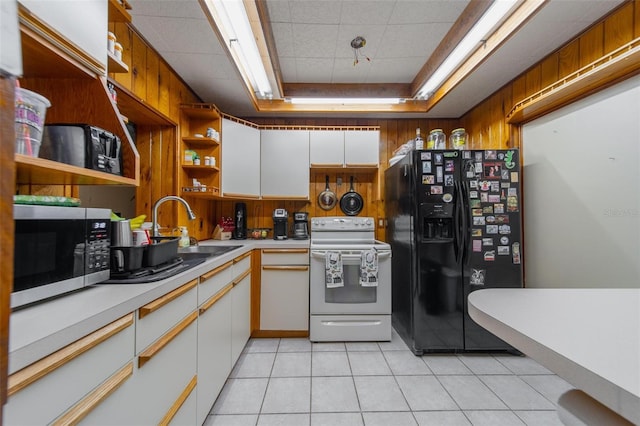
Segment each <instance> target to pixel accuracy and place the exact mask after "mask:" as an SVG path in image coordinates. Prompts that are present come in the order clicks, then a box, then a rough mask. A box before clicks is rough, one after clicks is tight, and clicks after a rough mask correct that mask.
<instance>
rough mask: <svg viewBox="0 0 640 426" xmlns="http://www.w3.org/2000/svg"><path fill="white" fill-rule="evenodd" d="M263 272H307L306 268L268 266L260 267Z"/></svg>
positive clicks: (307, 268)
mask: <svg viewBox="0 0 640 426" xmlns="http://www.w3.org/2000/svg"><path fill="white" fill-rule="evenodd" d="M262 270H263V271H308V270H309V267H308V266H288V265H284V266H269V265H265V266H263V267H262Z"/></svg>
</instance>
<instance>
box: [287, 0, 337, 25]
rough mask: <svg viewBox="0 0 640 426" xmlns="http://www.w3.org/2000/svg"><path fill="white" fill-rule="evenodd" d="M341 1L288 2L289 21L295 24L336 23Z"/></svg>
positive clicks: (301, 0)
mask: <svg viewBox="0 0 640 426" xmlns="http://www.w3.org/2000/svg"><path fill="white" fill-rule="evenodd" d="M341 3H342V2H341V1H337V0H312V1H311V0H295V1H291V2H289V6H290V8H291V22H293V23H296V24H337V23H339V22H340V10H341V9H342V5H341Z"/></svg>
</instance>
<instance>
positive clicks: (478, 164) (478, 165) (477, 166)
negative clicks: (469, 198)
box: [474, 163, 482, 173]
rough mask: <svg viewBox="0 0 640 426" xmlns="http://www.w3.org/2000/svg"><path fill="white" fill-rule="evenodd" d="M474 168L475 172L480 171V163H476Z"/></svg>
mask: <svg viewBox="0 0 640 426" xmlns="http://www.w3.org/2000/svg"><path fill="white" fill-rule="evenodd" d="M474 170H475V172H476V173H482V163H476V165H475V166H474Z"/></svg>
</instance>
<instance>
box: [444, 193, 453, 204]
mask: <svg viewBox="0 0 640 426" xmlns="http://www.w3.org/2000/svg"><path fill="white" fill-rule="evenodd" d="M442 201H444V202H445V203H450V202H452V201H453V195H451V194H449V193H447V194H444V195H443V196H442Z"/></svg>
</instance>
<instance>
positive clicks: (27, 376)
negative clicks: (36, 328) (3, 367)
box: [7, 313, 133, 396]
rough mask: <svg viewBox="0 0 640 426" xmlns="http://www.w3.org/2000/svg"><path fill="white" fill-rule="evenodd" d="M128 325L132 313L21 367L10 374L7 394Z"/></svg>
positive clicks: (25, 385)
mask: <svg viewBox="0 0 640 426" xmlns="http://www.w3.org/2000/svg"><path fill="white" fill-rule="evenodd" d="M130 325H133V314H132V313H131V314H128V315H125V316H124V317H122V318H120V319H117V320H115V321H114V322H112V323H111V324H108V325H106V326H104V327H102V328H101V329H99V330H96V331H94V332H93V333H91V334H89V335H88V336H85V337H83V338H81V339H80V340H77V341H75V342H73V343H71V344H70V345H67V346H65V347H64V348H62V349H60V350H59V351H56V352H54V353H52V354H51V355H49V356H47V357H45V358H42V359H41V360H39V361H36V362H35V363H33V364H31V365H29V366H27V367H25V368H23V369H22V370H20V371H16V372H15V373H13V374H12V375H11V376H9V380H8V386H7V388H8V389H7V396H11V395H13V394H14V393H16V392H18V391H19V390H21V389H23V388H25V387H27V386H28V385H30V384H31V383H33V382H35V381H36V380H38V379H40V378H42V377H44V376H45V375H47V374H49V373H51V372H52V371H54V370H55V369H57V368H58V367H61V366H63V365H64V364H66V363H68V362H69V361H71V360H73V359H74V358H76V357H78V356H80V355H82V354H83V353H85V352H87V351H88V350H89V349H91V348H94V347H96V346H98V345H99V344H100V343H102V342H104V341H105V340H107V339H108V338H109V337H111V336H113V335H114V334H117V333H119V332H120V331H122V330H124V329H125V328H127V327H129V326H130Z"/></svg>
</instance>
